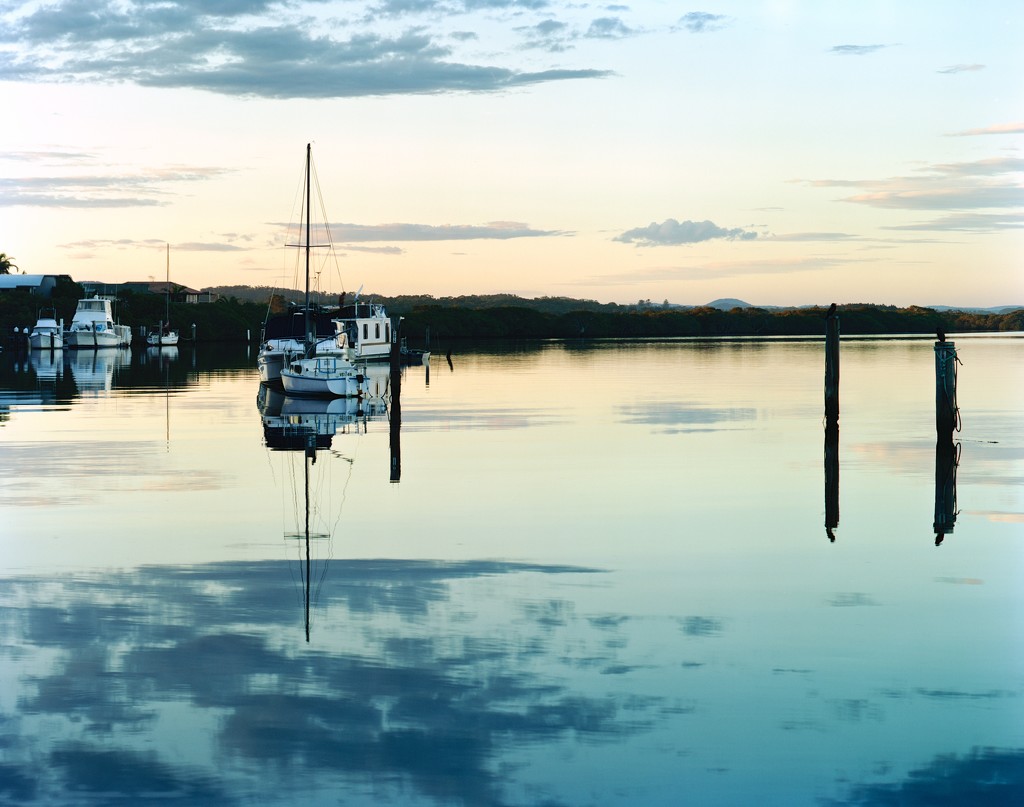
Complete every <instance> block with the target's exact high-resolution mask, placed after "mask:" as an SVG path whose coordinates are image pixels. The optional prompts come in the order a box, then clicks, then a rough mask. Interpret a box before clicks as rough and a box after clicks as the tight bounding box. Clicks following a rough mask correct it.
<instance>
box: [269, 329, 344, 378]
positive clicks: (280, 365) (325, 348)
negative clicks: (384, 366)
mask: <svg viewBox="0 0 1024 807" xmlns="http://www.w3.org/2000/svg"><path fill="white" fill-rule="evenodd" d="M315 350H316V353H317V354H319V355H321V356H333V355H338V356H342V355H346V351H345V349H344V348H342V347H340V346H339V345H338V341H337V339H336V338H334V337H331V338H329V339H321V340H320V341H319V342H317V343H316V347H315ZM305 352H306V348H305V345H303V343H302V341H301V340H299V339H272V340H268V341H267V342H264V343H263V344H262V345H260V352H259V355H257V357H256V367H257V368H258V369H259V371H260V381H262V382H263V383H264V384H280V383H282V382H281V371H282V370H284V369H285V368H286V367H288V365H290V364H291V363H292V362H294V361H297V360H299V359H301V358H302V356H303V355H304V354H305Z"/></svg>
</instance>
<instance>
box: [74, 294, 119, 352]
mask: <svg viewBox="0 0 1024 807" xmlns="http://www.w3.org/2000/svg"><path fill="white" fill-rule="evenodd" d="M121 327H124V328H126V329H127V330H128V331H129V332H130V329H128V328H127V326H121ZM122 344H123V343H122V333H120V332H119V330H118V329H115V327H114V317H113V314H112V313H111V305H110V300H107V299H105V298H103V297H100V296H99V295H98V294H97V295H93V296H92V297H86V298H84V299H82V300H79V301H78V307H77V308H76V309H75V316H74V317H73V318H72V320H71V328H70V329H69V330H68V331H67V333H66V334H64V346H65V347H70V348H94V349H95V348H101V347H120V346H121V345H122Z"/></svg>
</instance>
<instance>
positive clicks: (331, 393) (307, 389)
mask: <svg viewBox="0 0 1024 807" xmlns="http://www.w3.org/2000/svg"><path fill="white" fill-rule="evenodd" d="M281 386H282V387H284V391H285V393H287V394H288V395H298V396H313V397H318V398H359V397H362V396H364V395H365V394H366V391H367V385H366V375H365V373H364V372H363V370H362V368H360V367H357V366H356V365H355V364H354V363H353V362H352V361H351V360H350V359H348V358H347V357H345V356H343V355H332V356H313V357H311V358H308V359H296V360H294V361H292V362H291V364H289V365H288V367H287V368H285V369H284V370H282V371H281Z"/></svg>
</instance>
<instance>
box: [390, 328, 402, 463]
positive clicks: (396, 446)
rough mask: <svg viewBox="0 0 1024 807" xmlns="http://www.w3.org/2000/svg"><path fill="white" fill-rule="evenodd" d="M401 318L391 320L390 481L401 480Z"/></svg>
mask: <svg viewBox="0 0 1024 807" xmlns="http://www.w3.org/2000/svg"><path fill="white" fill-rule="evenodd" d="M401 330H402V318H401V317H394V318H392V320H391V408H390V411H389V412H388V414H389V416H390V421H391V422H390V424H389V425H390V435H389V436H390V444H391V481H392V482H400V481H401V480H402V339H401Z"/></svg>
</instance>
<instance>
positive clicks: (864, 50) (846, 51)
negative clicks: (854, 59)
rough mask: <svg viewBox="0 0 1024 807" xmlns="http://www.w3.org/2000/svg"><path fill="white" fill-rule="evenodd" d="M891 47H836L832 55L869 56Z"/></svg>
mask: <svg viewBox="0 0 1024 807" xmlns="http://www.w3.org/2000/svg"><path fill="white" fill-rule="evenodd" d="M889 47H892V46H891V45H835V46H834V47H832V48H831V49H830V51H829V52H830V53H838V54H839V55H840V56H867V55H868V54H869V53H875V52H877V51H880V50H882V49H883V48H889Z"/></svg>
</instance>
